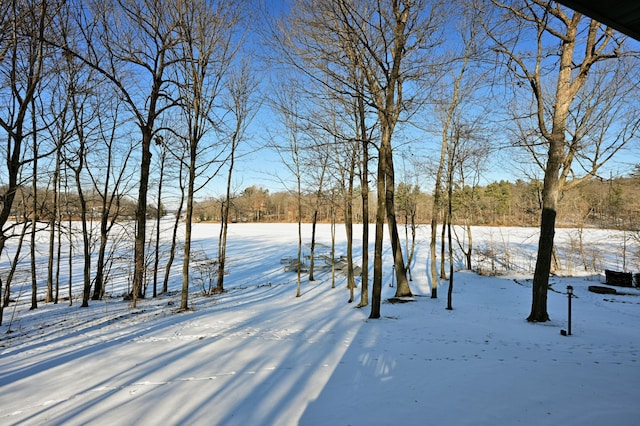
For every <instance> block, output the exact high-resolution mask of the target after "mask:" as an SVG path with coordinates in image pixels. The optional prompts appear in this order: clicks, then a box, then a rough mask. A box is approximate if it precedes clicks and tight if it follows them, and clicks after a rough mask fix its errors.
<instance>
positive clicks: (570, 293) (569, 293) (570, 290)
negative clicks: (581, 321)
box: [567, 285, 573, 336]
mask: <svg viewBox="0 0 640 426" xmlns="http://www.w3.org/2000/svg"><path fill="white" fill-rule="evenodd" d="M567 298H568V299H569V321H568V324H567V335H569V336H571V299H572V298H573V286H570V285H568V286H567Z"/></svg>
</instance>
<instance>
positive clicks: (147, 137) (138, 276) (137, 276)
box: [132, 122, 153, 308]
mask: <svg viewBox="0 0 640 426" xmlns="http://www.w3.org/2000/svg"><path fill="white" fill-rule="evenodd" d="M152 126H153V122H151V123H148V124H147V125H145V126H141V128H142V161H141V163H140V185H139V187H138V206H137V207H136V215H135V218H136V236H135V248H134V257H135V263H134V270H133V289H132V290H133V303H132V305H133V307H134V308H135V307H136V305H137V301H138V298H141V297H144V294H143V293H142V289H143V282H144V276H145V274H144V267H145V242H146V235H147V192H148V190H149V171H150V169H151V139H152V136H153V130H152Z"/></svg>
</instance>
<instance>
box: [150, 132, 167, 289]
mask: <svg viewBox="0 0 640 426" xmlns="http://www.w3.org/2000/svg"><path fill="white" fill-rule="evenodd" d="M160 143H162V142H160ZM161 149H162V152H161V154H160V182H158V204H157V206H156V208H157V211H156V250H155V254H154V258H153V297H157V296H158V266H159V265H160V220H161V219H162V213H161V209H162V182H163V177H164V163H165V160H166V159H167V154H166V149H165V147H162V148H161Z"/></svg>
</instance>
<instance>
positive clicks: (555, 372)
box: [0, 224, 640, 425]
mask: <svg viewBox="0 0 640 426" xmlns="http://www.w3.org/2000/svg"><path fill="white" fill-rule="evenodd" d="M194 234H195V235H196V236H198V239H197V241H196V250H199V251H200V253H204V254H206V255H207V256H210V257H214V255H215V250H216V247H217V245H216V241H217V234H218V227H217V226H216V225H197V226H196V229H195V230H194ZM356 234H357V235H358V234H359V230H356ZM401 234H403V233H401ZM427 235H428V228H426V227H425V228H421V229H420V230H419V234H418V239H419V243H418V247H417V252H416V262H415V264H414V265H413V281H412V282H411V286H412V290H413V292H414V293H415V295H416V296H415V298H414V301H412V302H410V303H404V304H391V303H384V304H383V305H382V315H383V318H381V319H378V320H369V319H368V316H369V312H370V308H369V307H366V308H362V309H358V308H356V307H355V304H347V303H346V302H347V299H348V290H347V289H346V288H345V279H344V277H343V276H342V275H338V280H337V288H335V289H332V288H331V277H330V273H329V272H322V273H316V281H314V282H309V281H308V280H306V275H303V282H302V292H303V294H302V297H300V298H296V297H295V294H296V274H295V273H290V272H284V270H283V265H282V264H281V263H280V259H281V258H282V257H285V256H288V255H295V253H296V244H297V231H296V225H293V224H268V225H267V224H233V225H232V226H231V228H230V234H229V248H228V251H227V254H228V258H229V268H228V270H229V274H228V275H227V277H226V281H225V284H226V289H227V291H226V292H225V293H223V294H220V295H216V296H213V297H204V296H202V295H201V292H200V284H199V283H197V282H196V281H197V280H194V284H193V288H192V292H191V295H190V297H191V299H190V300H191V305H192V307H193V310H192V311H190V312H184V313H177V311H176V308H177V306H178V305H179V301H180V295H179V293H178V289H179V286H180V277H179V275H180V265H181V262H180V261H179V260H178V261H177V263H176V264H175V265H174V276H173V277H172V281H171V291H170V292H169V293H168V294H164V295H162V296H160V297H158V298H155V299H152V298H147V299H145V300H142V301H140V302H139V304H138V307H137V308H135V309H131V308H130V306H129V304H128V302H124V301H122V298H121V297H119V295H120V294H122V292H123V291H124V290H125V289H126V285H127V282H126V278H124V277H122V278H121V279H120V281H116V282H114V283H112V284H110V286H109V287H108V291H109V292H110V294H111V296H112V297H108V298H105V300H103V301H100V302H91V306H90V307H89V308H80V301H79V300H77V299H75V300H74V304H73V306H68V301H63V302H61V303H60V304H58V305H53V304H45V303H44V302H40V304H39V307H38V309H37V310H33V311H30V310H28V308H29V299H30V294H29V291H30V290H29V288H30V287H29V286H30V282H29V281H28V280H27V276H28V274H24V278H23V280H26V281H25V284H26V285H25V286H20V285H19V283H18V282H14V284H13V289H14V293H12V297H13V298H14V299H17V300H18V303H17V304H15V303H14V304H11V305H10V306H9V307H8V308H6V309H5V312H4V322H3V325H2V327H0V424H2V425H13V424H65V425H66V424H70V425H79V424H105V425H107V424H108V425H114V424H122V425H131V424H138V425H158V424H163V425H173V424H197V425H200V424H202V425H294V424H303V425H424V424H434V425H445V424H446V425H499V424H500V425H514V424H519V425H547V424H548V425H552V424H553V425H585V424H590V425H591V424H593V425H605V424H606V425H637V424H640V404H639V403H638V398H639V397H640V395H639V392H640V331H639V329H640V297H639V296H640V291H638V290H637V289H627V288H624V289H623V288H618V291H619V292H624V293H625V294H621V295H606V296H605V295H600V294H595V293H592V292H589V291H587V287H588V286H590V285H601V282H602V281H604V277H603V276H602V269H604V268H609V269H618V270H621V269H623V268H626V269H629V270H632V271H634V272H639V270H640V263H639V262H638V247H637V242H635V241H634V240H633V239H629V238H627V239H626V240H627V242H626V243H625V242H623V240H624V239H625V237H628V236H626V235H623V234H620V233H617V232H614V231H597V230H585V231H584V234H583V241H582V242H583V247H584V250H583V252H584V253H585V256H584V257H583V256H582V255H581V254H580V252H579V250H576V247H578V245H577V243H578V241H579V239H578V237H577V236H578V234H577V230H562V229H561V230H558V233H557V238H556V240H557V252H558V262H559V267H560V268H561V270H559V271H558V274H557V275H555V276H553V277H552V278H551V283H552V290H551V291H550V292H549V313H550V316H551V321H550V322H547V323H544V324H531V323H528V322H526V321H525V318H526V316H527V315H528V313H529V309H530V303H531V279H530V278H531V275H532V269H533V266H534V264H535V250H536V245H537V231H536V230H535V229H521V228H476V229H475V230H474V241H475V243H474V244H475V245H476V248H477V257H476V258H475V259H476V262H478V263H476V266H477V267H478V268H481V269H482V270H483V271H484V272H485V273H486V275H478V274H475V273H472V272H457V273H456V274H455V276H454V292H453V307H454V310H452V311H447V310H445V306H446V288H447V283H446V282H443V283H441V287H440V292H439V298H438V299H431V298H430V294H429V288H430V283H429V281H428V277H427V273H426V271H427V258H428V247H429V246H428V242H427ZM337 236H338V254H341V253H342V252H343V251H344V247H345V241H344V231H343V230H342V228H338V233H337ZM304 238H305V242H308V241H309V238H310V227H309V226H305V228H304ZM318 240H319V241H320V242H321V243H324V244H327V245H328V244H329V243H330V234H329V226H328V225H320V227H319V237H318ZM41 243H42V244H43V249H42V250H41V253H42V256H43V258H42V259H41V261H42V262H44V260H45V259H46V250H45V249H44V245H45V242H41ZM357 245H359V241H358V242H357ZM385 247H386V250H385V265H386V267H385V273H386V275H385V277H384V280H383V282H384V289H383V296H384V297H385V298H388V297H391V296H393V291H394V288H391V287H389V284H390V283H391V279H392V278H391V268H390V267H389V265H390V264H391V261H390V253H389V248H388V246H387V245H385ZM27 249H28V247H27ZM356 260H359V259H356ZM7 261H8V258H6V257H4V258H3V259H2V263H0V268H2V270H3V271H6V268H7V265H8V263H7ZM25 261H26V259H25ZM479 262H481V264H480V263H479ZM73 263H74V274H73V277H74V283H75V284H74V289H73V293H74V295H75V296H76V297H77V296H79V294H80V283H79V281H78V279H80V277H81V273H80V271H81V266H82V265H81V263H80V261H79V258H78V260H76V261H74V262H73ZM585 263H587V265H588V267H589V268H593V267H595V268H596V269H597V271H596V272H594V271H593V270H591V271H585V268H584V264H585ZM492 273H497V274H498V275H495V276H493V275H491V274H492ZM43 277H44V275H43ZM66 279H67V278H66V277H61V281H62V282H65V280H66ZM42 285H44V283H42ZM567 285H572V286H573V287H574V288H575V295H576V296H575V297H574V298H573V299H572V308H573V317H572V318H573V322H572V333H573V334H572V335H571V336H562V335H561V334H560V330H561V329H566V328H567V301H568V299H567V296H566V294H565V291H566V286H567ZM66 291H67V290H66V289H65V290H64V292H65V293H66ZM358 291H359V289H358ZM9 330H11V333H7V332H8V331H9Z"/></svg>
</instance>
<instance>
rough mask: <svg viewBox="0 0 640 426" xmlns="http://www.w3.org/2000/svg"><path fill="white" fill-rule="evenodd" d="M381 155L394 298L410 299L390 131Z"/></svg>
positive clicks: (384, 136)
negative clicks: (397, 217)
mask: <svg viewBox="0 0 640 426" xmlns="http://www.w3.org/2000/svg"><path fill="white" fill-rule="evenodd" d="M382 141H383V142H382V145H383V147H384V148H383V153H384V155H385V157H386V160H385V166H386V168H385V171H386V173H385V177H384V180H385V207H386V213H387V226H388V227H389V234H390V239H391V250H392V252H393V263H394V267H395V272H396V281H397V285H396V294H395V297H410V296H412V295H413V294H412V293H411V287H410V286H409V281H408V280H407V270H406V269H405V266H404V257H403V254H402V244H401V243H400V234H399V233H398V224H397V222H396V208H395V172H394V169H393V152H392V150H391V130H390V129H389V130H388V131H386V132H385V131H383V138H382Z"/></svg>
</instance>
